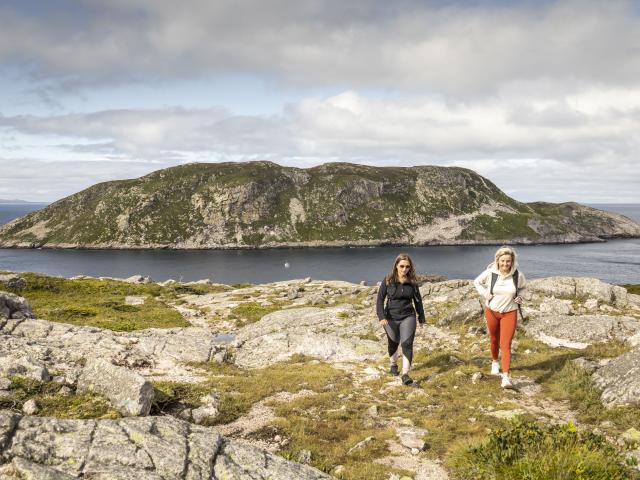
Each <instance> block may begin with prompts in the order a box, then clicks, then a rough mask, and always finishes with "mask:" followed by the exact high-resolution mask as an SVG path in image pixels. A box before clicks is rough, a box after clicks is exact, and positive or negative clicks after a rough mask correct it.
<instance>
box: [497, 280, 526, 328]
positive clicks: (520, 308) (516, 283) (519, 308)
mask: <svg viewBox="0 0 640 480" xmlns="http://www.w3.org/2000/svg"><path fill="white" fill-rule="evenodd" d="M511 278H512V279H513V284H514V285H515V287H516V294H515V295H514V296H513V298H516V297H517V296H518V280H519V279H520V272H518V269H516V270H515V271H514V272H513V275H512V276H511ZM497 281H498V274H497V273H493V272H491V288H489V293H490V294H491V295H493V287H495V285H496V282H497ZM518 311H519V312H520V317H521V318H522V320H524V315H523V314H522V306H521V305H520V304H519V303H518Z"/></svg>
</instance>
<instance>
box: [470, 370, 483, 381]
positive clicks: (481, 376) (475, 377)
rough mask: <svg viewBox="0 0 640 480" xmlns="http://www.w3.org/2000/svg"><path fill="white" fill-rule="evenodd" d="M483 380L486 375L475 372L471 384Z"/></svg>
mask: <svg viewBox="0 0 640 480" xmlns="http://www.w3.org/2000/svg"><path fill="white" fill-rule="evenodd" d="M483 378H484V375H483V374H482V372H475V373H474V374H473V375H471V383H474V384H475V383H478V382H479V381H480V380H482V379H483Z"/></svg>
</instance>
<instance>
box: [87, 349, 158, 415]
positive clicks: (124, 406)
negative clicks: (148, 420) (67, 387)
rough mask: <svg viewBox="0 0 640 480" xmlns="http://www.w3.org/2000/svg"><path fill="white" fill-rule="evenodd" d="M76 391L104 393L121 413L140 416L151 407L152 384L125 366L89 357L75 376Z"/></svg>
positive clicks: (146, 412) (145, 413)
mask: <svg viewBox="0 0 640 480" xmlns="http://www.w3.org/2000/svg"><path fill="white" fill-rule="evenodd" d="M77 391H78V392H94V393H99V394H101V395H104V396H105V397H107V398H108V399H109V401H110V402H111V403H112V404H113V406H114V407H115V408H117V409H118V410H119V411H120V412H121V413H122V414H124V415H131V416H138V415H141V416H144V415H147V414H148V413H149V410H150V409H151V402H152V401H153V385H151V382H149V381H147V380H145V378H144V377H143V376H141V375H139V374H137V373H135V372H133V371H131V370H129V369H127V368H124V367H119V366H116V365H113V364H112V363H111V362H108V361H106V360H102V359H92V360H90V361H88V362H87V365H86V366H85V368H84V369H83V370H82V373H81V375H80V378H79V379H78V387H77Z"/></svg>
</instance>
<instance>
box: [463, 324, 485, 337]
mask: <svg viewBox="0 0 640 480" xmlns="http://www.w3.org/2000/svg"><path fill="white" fill-rule="evenodd" d="M467 332H468V333H469V334H470V335H486V334H487V327H485V326H484V325H472V326H470V327H469V330H467Z"/></svg>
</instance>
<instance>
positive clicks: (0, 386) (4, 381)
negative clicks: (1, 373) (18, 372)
mask: <svg viewBox="0 0 640 480" xmlns="http://www.w3.org/2000/svg"><path fill="white" fill-rule="evenodd" d="M10 386H11V380H9V379H8V378H0V390H8V389H9V387H10Z"/></svg>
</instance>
